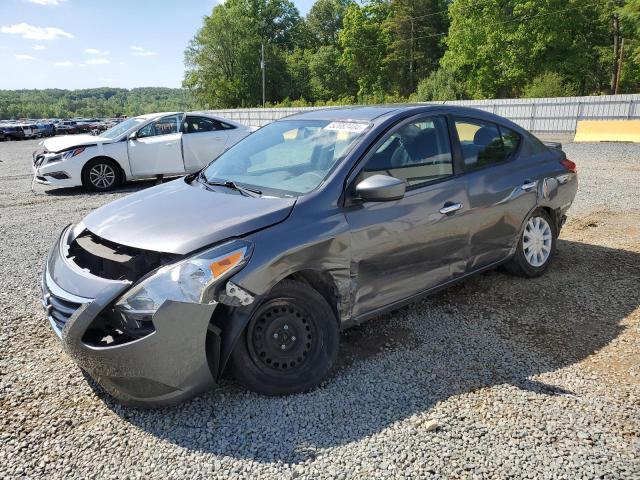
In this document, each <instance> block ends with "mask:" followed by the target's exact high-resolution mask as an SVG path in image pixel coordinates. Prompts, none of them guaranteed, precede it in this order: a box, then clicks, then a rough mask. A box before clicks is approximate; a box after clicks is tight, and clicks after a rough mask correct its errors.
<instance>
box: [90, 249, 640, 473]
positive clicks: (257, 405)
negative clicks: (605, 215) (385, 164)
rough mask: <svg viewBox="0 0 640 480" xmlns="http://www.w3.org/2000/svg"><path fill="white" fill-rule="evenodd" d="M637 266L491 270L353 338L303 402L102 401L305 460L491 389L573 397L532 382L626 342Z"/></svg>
mask: <svg viewBox="0 0 640 480" xmlns="http://www.w3.org/2000/svg"><path fill="white" fill-rule="evenodd" d="M639 265H640V255H639V254H637V253H633V252H629V251H624V250H616V249H610V248H604V247H600V246H594V245H589V244H582V243H577V242H568V241H562V240H561V241H560V242H559V251H558V255H557V257H556V260H555V262H554V263H553V265H552V267H551V269H550V270H549V271H548V272H547V273H546V274H545V275H544V276H543V277H540V278H536V279H530V280H525V279H520V278H515V277H512V276H508V275H506V274H503V273H501V272H499V271H493V272H488V273H486V274H484V275H480V276H478V277H476V278H473V279H470V280H468V281H466V282H465V283H463V284H460V285H458V286H456V287H453V288H451V289H449V290H447V291H445V292H442V293H440V294H438V295H436V296H433V297H430V298H428V299H426V300H423V301H420V302H417V303H416V304H413V305H410V306H408V307H405V308H403V309H401V310H398V311H396V312H394V313H393V314H389V315H385V316H383V317H381V318H379V319H377V320H374V321H371V322H369V323H367V324H365V325H363V326H360V327H357V328H355V329H352V330H350V331H349V332H347V333H346V334H345V336H344V340H343V344H342V351H341V358H342V360H341V363H340V365H339V367H338V368H337V369H336V373H335V374H334V375H333V376H332V378H331V379H329V381H328V382H327V383H326V384H325V385H323V386H322V387H321V388H319V389H317V390H315V391H313V392H310V393H307V394H301V395H293V396H289V397H284V398H271V397H264V396H260V395H256V394H253V393H250V392H246V391H244V390H243V389H241V388H240V387H237V386H236V385H235V384H233V383H230V382H226V383H225V384H224V385H223V386H222V387H221V388H218V389H217V390H215V391H212V392H209V393H207V394H204V395H201V396H199V397H197V398H195V399H193V400H192V401H190V402H188V403H186V404H183V405H180V406H178V407H174V408H166V409H161V410H136V409H130V408H125V407H122V406H120V405H119V404H116V403H114V402H113V401H112V400H111V399H110V398H108V397H107V396H105V395H103V394H100V395H101V397H102V398H103V399H104V401H105V402H106V404H107V405H108V406H109V408H111V409H112V410H113V411H114V412H116V413H117V414H118V415H120V416H121V417H122V418H124V419H126V420H127V421H128V422H130V423H131V424H133V425H136V426H137V427H139V428H141V429H143V430H145V431H147V432H148V433H150V434H152V435H155V436H157V437H159V438H162V439H164V440H166V441H168V442H171V443H173V444H176V445H179V446H181V447H184V448H185V449H188V450H194V451H202V452H210V453H214V454H216V455H221V456H231V457H235V458H245V459H252V460H255V461H258V462H274V461H281V462H285V463H299V462H304V461H305V460H307V459H310V458H314V457H315V456H316V455H317V454H318V453H319V452H318V450H319V449H324V448H329V447H335V446H339V445H344V444H347V443H349V442H353V441H358V440H361V439H362V438H364V437H367V436H370V435H372V434H375V433H376V432H379V431H381V430H383V429H385V428H387V427H389V426H391V425H393V424H399V423H400V424H403V423H405V422H407V423H406V424H405V425H404V426H403V428H405V429H406V431H407V432H411V430H412V429H411V427H410V424H413V423H415V422H419V421H424V419H425V418H428V417H429V414H430V410H431V409H432V408H433V407H434V406H435V405H436V404H437V403H438V402H440V401H443V400H446V399H448V398H449V397H452V396H456V395H460V394H463V393H467V392H473V391H476V390H479V389H483V388H485V387H491V386H493V385H501V384H510V385H513V386H514V387H516V388H520V389H525V390H529V391H532V392H535V393H537V394H540V395H570V394H572V392H568V391H565V390H563V389H562V388H559V387H557V386H554V385H547V384H545V383H542V382H539V381H536V380H533V379H531V378H530V377H531V376H534V375H537V374H540V373H544V372H550V371H554V370H557V369H560V368H563V367H565V366H568V365H571V364H573V363H575V362H578V361H580V360H582V359H584V358H585V357H587V356H589V355H590V354H592V353H593V352H595V351H597V350H599V349H601V348H602V347H604V346H605V345H607V344H608V343H609V342H611V340H612V339H614V338H615V337H616V336H617V335H618V334H619V333H620V332H621V329H622V328H623V327H622V326H620V325H619V324H620V322H621V321H622V320H623V319H624V318H625V317H626V316H627V315H628V314H630V313H631V312H632V311H633V310H634V309H636V308H637V307H638V305H639V304H640V299H639V297H638V291H639V287H640V285H639V283H640V279H639V278H638V266H639ZM421 419H422V420H421ZM469 421H471V422H473V421H475V420H474V419H469ZM442 428H445V429H446V428H447V424H446V421H445V422H444V423H443V426H442ZM409 434H410V433H409ZM436 434H437V433H436Z"/></svg>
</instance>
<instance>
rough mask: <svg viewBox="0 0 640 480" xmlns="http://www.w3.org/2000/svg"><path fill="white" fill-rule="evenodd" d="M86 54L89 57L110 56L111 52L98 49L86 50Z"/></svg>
mask: <svg viewBox="0 0 640 480" xmlns="http://www.w3.org/2000/svg"><path fill="white" fill-rule="evenodd" d="M84 53H88V54H89V55H109V53H110V52H108V51H106V50H98V49H97V48H85V49H84Z"/></svg>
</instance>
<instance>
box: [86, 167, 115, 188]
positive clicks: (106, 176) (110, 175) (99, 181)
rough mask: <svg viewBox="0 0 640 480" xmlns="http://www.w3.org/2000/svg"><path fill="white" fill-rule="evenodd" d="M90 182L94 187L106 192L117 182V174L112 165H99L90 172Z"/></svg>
mask: <svg viewBox="0 0 640 480" xmlns="http://www.w3.org/2000/svg"><path fill="white" fill-rule="evenodd" d="M89 181H90V182H91V184H92V185H93V186H94V187H96V188H98V189H100V190H105V189H107V188H109V187H111V186H112V185H113V183H114V182H115V181H116V172H115V170H114V169H113V167H112V166H111V165H109V164H107V163H98V164H96V165H94V166H93V167H91V170H89Z"/></svg>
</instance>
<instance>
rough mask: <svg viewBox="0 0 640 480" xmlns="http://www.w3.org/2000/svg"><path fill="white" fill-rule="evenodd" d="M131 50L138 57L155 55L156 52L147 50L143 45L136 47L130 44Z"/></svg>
mask: <svg viewBox="0 0 640 480" xmlns="http://www.w3.org/2000/svg"><path fill="white" fill-rule="evenodd" d="M131 50H133V54H134V55H137V56H139V57H150V56H152V55H157V54H158V53H157V52H154V51H152V50H147V49H146V48H144V47H137V46H135V45H132V46H131Z"/></svg>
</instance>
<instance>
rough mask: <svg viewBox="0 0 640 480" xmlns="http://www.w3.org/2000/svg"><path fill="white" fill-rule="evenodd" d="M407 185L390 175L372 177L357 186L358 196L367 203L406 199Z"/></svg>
mask: <svg viewBox="0 0 640 480" xmlns="http://www.w3.org/2000/svg"><path fill="white" fill-rule="evenodd" d="M406 189H407V183H406V182H405V181H404V180H402V179H400V178H395V177H390V176H388V175H372V176H371V177H369V178H365V179H364V180H362V181H361V182H360V183H358V185H356V195H357V196H358V197H359V198H361V199H362V200H365V201H367V202H387V201H390V200H400V199H401V198H402V197H404V193H405V191H406Z"/></svg>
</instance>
